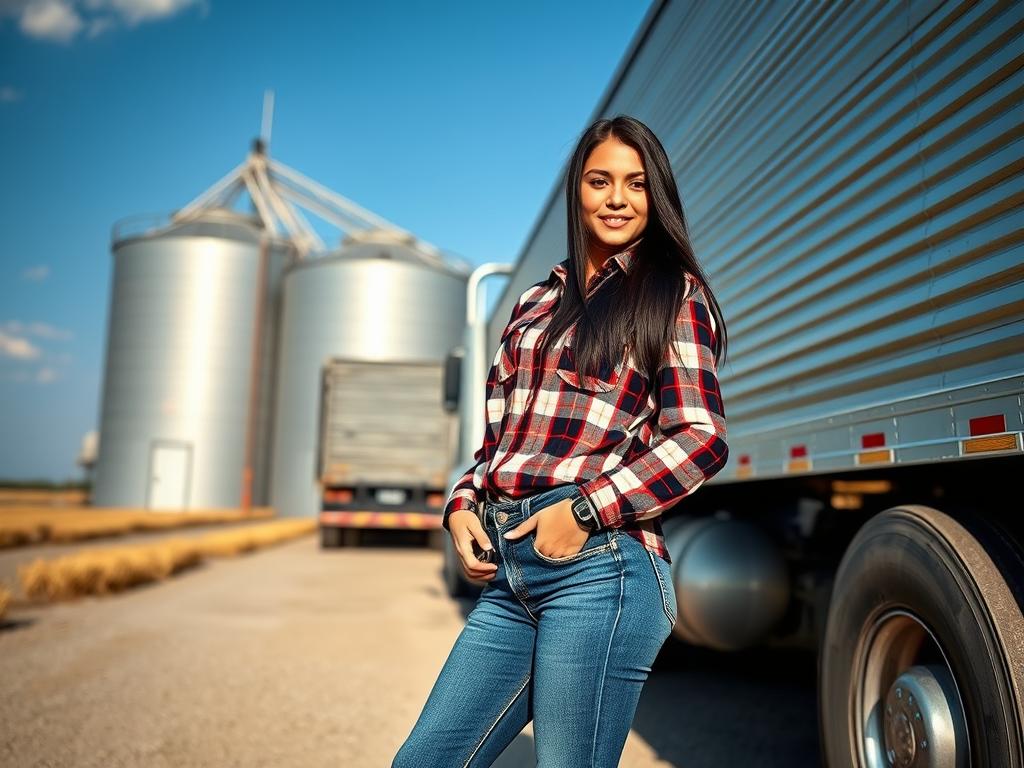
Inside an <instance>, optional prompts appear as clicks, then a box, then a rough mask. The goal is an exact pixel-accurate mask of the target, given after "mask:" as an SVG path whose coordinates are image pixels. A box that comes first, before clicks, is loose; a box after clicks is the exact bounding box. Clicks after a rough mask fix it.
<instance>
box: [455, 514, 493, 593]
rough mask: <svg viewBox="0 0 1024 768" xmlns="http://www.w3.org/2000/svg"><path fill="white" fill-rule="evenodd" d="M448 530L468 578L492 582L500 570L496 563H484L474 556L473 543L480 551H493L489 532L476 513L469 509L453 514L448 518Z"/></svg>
mask: <svg viewBox="0 0 1024 768" xmlns="http://www.w3.org/2000/svg"><path fill="white" fill-rule="evenodd" d="M448 529H449V532H450V533H451V535H452V542H453V543H454V545H455V551H456V552H457V553H458V555H459V559H460V560H462V570H463V571H465V572H466V576H468V577H469V578H471V579H477V580H478V581H490V580H491V579H493V578H494V574H495V573H496V572H497V570H498V566H497V564H496V563H484V562H481V561H480V560H477V559H476V555H474V554H473V541H474V540H475V541H476V543H477V544H479V545H480V549H493V548H494V545H493V544H491V539H490V538H489V537H488V535H487V531H485V530H484V527H483V526H482V525H481V524H480V518H479V517H477V516H476V512H473V511H472V510H469V509H461V510H459V511H457V512H452V513H451V514H450V515H449V516H448Z"/></svg>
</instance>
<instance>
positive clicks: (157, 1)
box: [0, 0, 209, 43]
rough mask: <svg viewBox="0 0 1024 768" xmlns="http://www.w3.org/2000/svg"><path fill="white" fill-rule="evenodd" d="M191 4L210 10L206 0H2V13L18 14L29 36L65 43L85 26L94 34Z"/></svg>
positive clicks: (160, 16)
mask: <svg viewBox="0 0 1024 768" xmlns="http://www.w3.org/2000/svg"><path fill="white" fill-rule="evenodd" d="M192 6H196V7H198V8H199V10H200V12H201V13H202V15H203V16H205V15H206V13H207V12H208V10H209V7H208V4H207V0H27V1H26V0H0V16H3V15H13V16H18V26H20V27H21V31H22V32H24V33H25V34H26V35H28V36H29V37H35V38H38V39H40V40H51V41H57V42H64V43H66V42H68V41H70V40H72V39H73V38H75V37H76V36H77V35H78V34H79V33H80V32H83V30H84V34H85V36H86V37H90V38H93V37H97V36H98V35H100V34H102V33H103V32H105V31H106V30H108V29H111V28H113V27H115V26H117V25H125V26H128V27H135V26H138V25H139V24H143V23H146V22H151V21H160V20H161V19H167V18H170V17H171V16H174V15H175V14H177V13H180V12H181V11H183V10H185V9H186V8H189V7H192Z"/></svg>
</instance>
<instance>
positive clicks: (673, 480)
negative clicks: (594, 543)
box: [579, 287, 729, 528]
mask: <svg viewBox="0 0 1024 768" xmlns="http://www.w3.org/2000/svg"><path fill="white" fill-rule="evenodd" d="M714 333H715V324H714V318H713V316H712V315H711V312H710V310H709V309H708V304H707V299H706V296H705V294H704V291H703V290H702V289H701V288H699V287H698V288H697V289H696V290H695V292H694V293H692V294H691V295H690V296H689V297H688V298H686V299H684V301H683V304H682V306H681V308H680V312H679V315H678V316H677V321H676V328H675V339H674V341H673V343H672V345H671V348H670V350H669V351H668V354H667V355H666V360H665V361H663V363H662V365H661V367H660V368H659V370H658V375H657V381H656V383H655V385H656V395H657V400H658V404H659V406H658V407H659V410H658V412H657V427H658V429H657V430H655V431H654V434H655V437H654V439H653V440H652V441H651V444H650V445H649V446H647V448H646V449H645V450H642V451H641V452H640V453H638V454H635V455H633V456H632V457H630V458H629V460H628V461H625V462H622V463H620V464H618V465H616V466H615V467H613V468H611V469H609V470H607V471H606V472H602V473H601V474H600V475H598V476H596V477H594V478H593V479H591V480H588V481H585V482H583V483H581V484H580V486H579V490H580V492H581V493H582V495H583V496H584V497H585V498H586V499H587V500H588V502H589V503H590V505H591V507H593V508H594V510H595V511H596V512H597V515H598V517H599V518H600V519H601V527H602V528H618V527H621V526H622V525H624V524H626V523H629V522H631V521H637V520H646V519H648V518H652V517H656V516H657V515H660V514H661V513H662V511H663V510H665V509H666V508H668V507H671V506H672V505H673V504H675V503H676V502H678V501H679V500H680V499H682V498H684V497H685V496H688V495H690V494H691V493H693V492H694V491H696V490H697V489H698V488H699V487H700V486H701V485H702V484H703V483H704V482H705V481H706V480H708V479H709V478H711V477H712V476H713V475H715V474H716V473H717V472H718V471H719V470H721V469H722V467H724V466H725V464H726V461H727V459H728V456H729V447H728V445H727V444H726V424H725V407H724V405H723V403H722V393H721V390H720V389H719V384H718V371H717V368H716V364H715V356H714V352H713V350H714V346H713V339H714Z"/></svg>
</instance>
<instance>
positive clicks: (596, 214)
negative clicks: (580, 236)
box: [580, 136, 648, 266]
mask: <svg viewBox="0 0 1024 768" xmlns="http://www.w3.org/2000/svg"><path fill="white" fill-rule="evenodd" d="M647 202H648V201H647V182H646V177H645V176H644V166H643V162H642V161H641V159H640V154H639V153H638V152H637V151H636V150H635V149H633V148H632V147H631V146H629V145H628V144H623V143H622V142H621V141H619V140H618V139H617V138H615V137H614V136H609V137H608V138H607V139H605V140H604V141H602V142H601V143H600V144H598V145H597V146H596V147H594V150H593V151H592V152H591V153H590V157H588V158H587V161H586V163H584V165H583V176H582V178H581V180H580V206H581V208H582V210H581V214H582V216H583V220H584V221H585V222H586V224H587V227H588V229H589V230H590V232H591V235H592V237H591V261H592V262H594V263H595V266H600V265H601V264H602V263H603V262H604V260H605V259H606V258H607V257H608V256H611V255H612V254H614V253H617V252H619V251H621V250H623V249H624V248H625V247H626V246H627V245H629V244H630V243H632V242H633V241H634V240H636V239H637V238H639V237H640V236H641V235H642V234H643V231H644V229H645V228H646V226H647Z"/></svg>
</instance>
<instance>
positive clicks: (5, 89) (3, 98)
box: [0, 85, 22, 104]
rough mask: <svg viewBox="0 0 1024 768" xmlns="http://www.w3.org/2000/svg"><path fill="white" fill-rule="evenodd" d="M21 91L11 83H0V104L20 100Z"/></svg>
mask: <svg viewBox="0 0 1024 768" xmlns="http://www.w3.org/2000/svg"><path fill="white" fill-rule="evenodd" d="M21 98H22V93H21V91H19V90H18V89H17V88H15V87H14V86H13V85H0V104H11V103H12V102H15V101H21Z"/></svg>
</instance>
